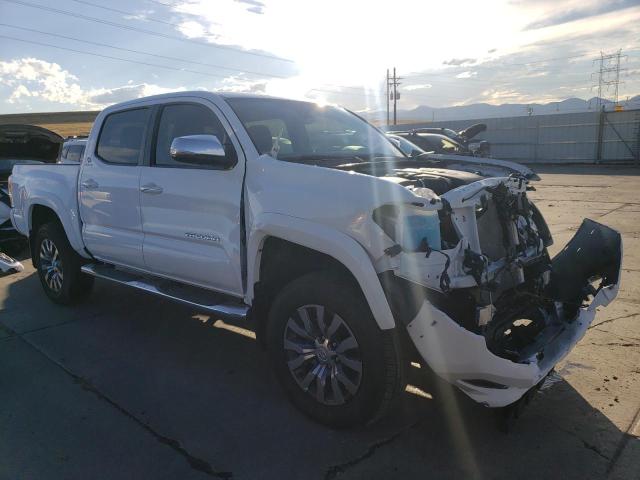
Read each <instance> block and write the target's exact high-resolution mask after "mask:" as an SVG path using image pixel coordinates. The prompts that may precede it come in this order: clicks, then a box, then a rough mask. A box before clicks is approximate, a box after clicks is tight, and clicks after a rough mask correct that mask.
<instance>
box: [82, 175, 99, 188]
mask: <svg viewBox="0 0 640 480" xmlns="http://www.w3.org/2000/svg"><path fill="white" fill-rule="evenodd" d="M80 185H81V186H82V188H84V189H85V190H95V189H96V188H98V182H96V181H95V180H94V179H93V178H90V179H88V180H85V181H84V182H82V183H80Z"/></svg>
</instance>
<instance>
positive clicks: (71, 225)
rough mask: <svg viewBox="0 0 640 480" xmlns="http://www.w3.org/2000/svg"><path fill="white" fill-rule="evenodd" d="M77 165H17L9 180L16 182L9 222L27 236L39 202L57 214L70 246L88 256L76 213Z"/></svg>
mask: <svg viewBox="0 0 640 480" xmlns="http://www.w3.org/2000/svg"><path fill="white" fill-rule="evenodd" d="M78 171H79V166H78V165H63V164H49V165H17V166H16V167H14V169H13V174H12V175H11V177H10V181H11V183H12V184H13V185H15V187H14V189H13V191H12V195H13V207H14V208H13V209H11V222H12V223H13V226H14V227H15V228H16V230H17V231H18V232H20V233H21V234H23V235H25V236H28V235H29V232H30V231H31V221H32V213H33V208H34V207H35V206H36V205H41V206H44V207H48V208H50V209H52V210H53V211H54V212H56V214H57V215H58V218H59V219H60V223H62V226H63V228H64V231H65V233H66V234H67V238H68V239H69V243H70V244H71V246H72V247H73V248H74V249H75V250H76V251H77V252H78V253H79V254H80V255H82V256H85V257H87V253H86V252H85V250H84V242H83V240H82V233H81V231H80V218H79V214H78V196H77V195H78V193H77V192H78V191H77V182H78Z"/></svg>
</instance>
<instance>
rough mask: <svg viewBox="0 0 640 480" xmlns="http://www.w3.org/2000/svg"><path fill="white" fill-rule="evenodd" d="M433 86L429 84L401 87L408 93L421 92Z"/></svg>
mask: <svg viewBox="0 0 640 480" xmlns="http://www.w3.org/2000/svg"><path fill="white" fill-rule="evenodd" d="M432 86H433V85H431V84H430V83H423V84H420V85H407V86H406V87H403V89H404V90H408V91H412V90H423V89H426V88H431V87H432Z"/></svg>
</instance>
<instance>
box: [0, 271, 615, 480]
mask: <svg viewBox="0 0 640 480" xmlns="http://www.w3.org/2000/svg"><path fill="white" fill-rule="evenodd" d="M0 307H2V310H0V323H1V324H2V325H3V326H4V330H0V337H2V336H3V335H4V338H3V339H0V379H2V380H0V383H1V384H2V387H1V388H0V405H2V409H1V410H2V412H3V413H1V414H0V430H2V435H0V455H1V456H2V457H3V459H4V460H3V461H2V462H0V463H2V464H4V466H3V467H0V476H3V475H4V476H5V477H9V478H23V474H24V473H25V472H27V473H29V474H30V475H24V478H27V477H33V478H61V477H72V478H116V477H118V478H123V477H126V478H132V477H133V476H135V475H138V476H141V477H142V478H186V477H187V476H189V477H190V476H193V478H205V477H207V476H214V477H218V478H228V477H230V476H233V478H287V479H293V478H307V479H312V478H396V477H397V478H505V479H506V478H509V479H512V478H520V479H526V478H536V479H538V478H576V479H586V478H604V477H605V476H606V474H607V470H608V468H609V466H610V465H612V462H613V460H614V459H615V458H616V456H617V455H618V454H619V452H618V450H620V449H621V446H622V445H623V444H624V442H625V441H626V440H625V436H624V434H623V433H622V432H621V431H620V430H619V429H618V428H617V427H616V426H615V425H613V424H612V423H611V422H610V421H609V420H608V419H607V418H606V417H605V416H604V415H602V414H601V413H600V412H599V411H598V410H596V409H594V408H592V407H591V406H590V405H589V403H587V402H586V401H585V399H584V398H583V397H582V396H581V395H580V394H579V393H578V392H577V391H576V390H574V389H573V388H572V386H571V385H570V384H568V383H567V382H565V381H559V382H558V383H557V384H556V385H555V386H553V387H552V388H551V389H549V390H546V391H544V392H543V393H540V394H538V395H536V397H535V398H534V399H533V401H532V403H531V405H530V406H529V407H528V409H527V410H526V411H525V412H524V414H523V416H522V418H520V420H519V422H518V423H517V425H516V428H515V431H514V432H512V433H510V434H508V435H505V434H503V433H500V432H499V431H497V429H496V427H495V421H494V417H493V415H492V412H491V411H490V410H488V409H485V408H483V407H480V406H478V405H476V404H474V403H473V402H472V401H470V400H468V399H467V398H466V397H464V395H463V394H461V393H459V392H458V391H457V390H456V391H454V390H452V389H450V388H449V387H448V386H447V385H445V384H443V383H442V382H441V381H439V380H437V379H436V378H435V377H434V376H433V375H432V374H430V373H429V372H428V371H427V370H426V368H424V367H422V368H415V367H411V368H410V374H409V378H408V380H409V383H410V384H412V385H413V386H415V387H416V388H417V390H416V389H414V390H413V392H414V393H405V394H403V395H402V398H401V401H400V402H399V405H398V406H397V407H396V408H395V410H394V411H393V412H392V414H391V415H390V416H389V417H387V418H385V419H384V420H383V421H381V422H380V423H377V424H375V425H373V426H370V427H367V428H360V429H355V430H348V431H334V430H330V429H327V428H325V427H323V426H320V425H317V424H314V423H313V422H311V421H309V420H307V419H306V418H305V417H303V416H302V415H301V414H300V413H298V412H297V411H296V410H294V409H293V407H292V406H291V405H290V404H289V403H288V401H287V400H286V398H285V397H284V395H283V393H282V391H281V390H280V388H279V387H278V385H277V384H276V382H275V379H274V376H273V375H272V374H271V370H270V368H269V365H268V362H267V356H266V355H265V353H264V352H263V351H262V350H261V349H260V348H259V347H258V345H257V344H256V340H255V339H254V338H252V336H251V333H252V332H251V326H249V325H242V324H237V325H230V324H228V323H224V322H221V321H216V320H215V319H212V318H209V317H207V316H202V315H197V314H196V312H193V311H191V310H190V309H189V308H185V307H183V306H180V305H176V304H173V303H170V302H168V301H165V300H162V299H158V298H154V297H150V296H146V295H144V294H142V293H139V292H134V291H131V290H128V289H125V288H124V287H119V286H115V285H111V284H106V283H103V282H100V281H98V282H96V288H95V291H94V294H93V295H92V296H91V298H90V299H89V301H88V302H86V303H85V304H83V305H80V306H77V307H73V308H64V307H59V306H55V305H52V304H51V303H50V302H49V301H48V300H47V299H46V297H45V295H44V294H43V292H42V291H41V289H40V285H39V281H38V278H37V274H35V273H34V272H33V270H32V269H27V271H25V272H23V273H22V274H20V275H18V276H16V278H15V279H13V280H12V281H11V283H10V284H9V286H8V291H7V292H6V295H5V296H4V303H0ZM2 332H4V333H2ZM54 378H55V380H53V379H54ZM69 399H71V400H69ZM74 402H78V403H77V405H76V404H75V403H74ZM86 402H89V403H90V406H89V407H86V406H83V405H85V403H86ZM153 444H158V448H160V447H162V450H161V451H159V452H158V453H157V454H154V453H151V451H152V450H153V449H154V448H155V447H153ZM2 472H4V474H2ZM134 474H135V475H134Z"/></svg>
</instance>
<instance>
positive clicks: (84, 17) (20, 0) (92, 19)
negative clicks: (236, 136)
mask: <svg viewBox="0 0 640 480" xmlns="http://www.w3.org/2000/svg"><path fill="white" fill-rule="evenodd" d="M1 1H3V2H8V3H13V4H16V5H22V6H25V7H31V8H36V9H38V10H43V11H47V12H52V13H57V14H59V15H67V16H70V17H74V18H79V19H81V20H87V21H89V22H95V23H100V24H103V25H109V26H111V27H115V28H121V29H123V30H129V31H134V32H139V33H144V34H146V35H153V36H156V37H161V38H167V39H170V40H178V41H181V42H189V43H195V44H198V45H203V46H206V47H211V48H217V49H221V50H230V51H233V52H236V53H242V54H245V55H253V56H257V57H263V58H269V59H272V60H279V61H281V62H289V63H293V60H290V59H287V58H282V57H278V56H276V55H269V54H267V53H259V52H253V51H249V50H242V49H240V48H236V47H231V46H227V45H219V44H213V43H208V42H202V41H199V40H195V39H193V38H186V37H178V36H176V35H169V34H166V33H161V32H155V31H153V30H147V29H144V28H138V27H133V26H131V25H125V24H122V23H117V22H111V21H109V20H103V19H101V18H96V17H90V16H88V15H82V14H79V13H75V12H70V11H68V10H61V9H58V8H53V7H48V6H46V5H40V4H36V3H30V2H26V1H23V0H1Z"/></svg>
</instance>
